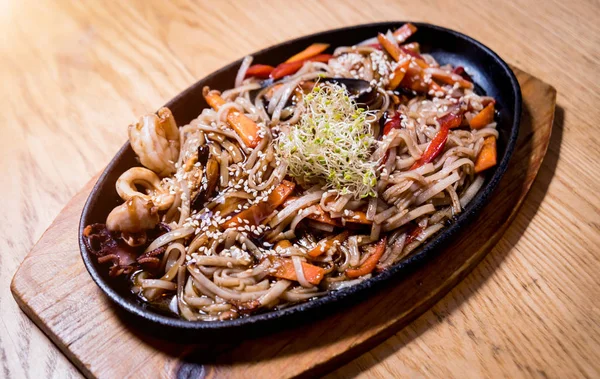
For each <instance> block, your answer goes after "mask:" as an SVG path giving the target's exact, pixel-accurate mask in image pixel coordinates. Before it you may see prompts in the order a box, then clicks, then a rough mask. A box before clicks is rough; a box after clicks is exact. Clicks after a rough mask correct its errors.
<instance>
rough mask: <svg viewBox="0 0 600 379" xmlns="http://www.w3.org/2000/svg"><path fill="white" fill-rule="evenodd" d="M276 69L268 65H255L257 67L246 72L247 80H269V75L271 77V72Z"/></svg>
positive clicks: (249, 68) (252, 67)
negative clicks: (254, 78)
mask: <svg viewBox="0 0 600 379" xmlns="http://www.w3.org/2000/svg"><path fill="white" fill-rule="evenodd" d="M274 69H275V67H273V66H269V65H266V64H255V65H252V66H250V67H248V70H246V76H245V77H246V78H249V77H256V78H260V79H267V78H268V77H269V75H271V72H273V70H274Z"/></svg>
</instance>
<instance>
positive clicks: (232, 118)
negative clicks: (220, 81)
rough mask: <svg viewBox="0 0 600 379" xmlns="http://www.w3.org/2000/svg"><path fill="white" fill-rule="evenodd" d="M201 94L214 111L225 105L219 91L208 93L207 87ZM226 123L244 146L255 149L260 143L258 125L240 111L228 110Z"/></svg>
mask: <svg viewBox="0 0 600 379" xmlns="http://www.w3.org/2000/svg"><path fill="white" fill-rule="evenodd" d="M203 92H204V93H203V95H204V98H205V99H206V102H207V103H208V105H210V106H211V108H213V109H214V110H216V111H218V110H219V108H221V106H222V105H224V104H225V100H224V99H223V98H222V97H221V94H220V93H219V91H209V90H208V87H205V88H204V91H203ZM227 123H229V126H231V127H232V128H233V130H235V131H236V133H237V134H238V135H239V136H240V137H241V138H242V140H243V141H244V143H245V144H246V146H248V147H256V146H257V145H258V143H259V142H260V137H259V136H258V131H259V129H258V125H256V123H255V122H254V121H252V120H251V119H250V118H248V116H246V115H245V114H243V113H241V112H240V111H238V110H235V109H232V110H230V111H229V113H228V114H227Z"/></svg>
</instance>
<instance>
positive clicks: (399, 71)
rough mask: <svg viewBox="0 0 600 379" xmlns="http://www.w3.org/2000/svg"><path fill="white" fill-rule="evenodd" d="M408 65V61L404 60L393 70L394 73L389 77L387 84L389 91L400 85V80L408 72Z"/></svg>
mask: <svg viewBox="0 0 600 379" xmlns="http://www.w3.org/2000/svg"><path fill="white" fill-rule="evenodd" d="M409 65H410V59H405V60H403V61H402V62H400V63H399V64H398V66H396V68H395V69H394V73H393V74H392V75H391V77H390V82H389V84H388V86H389V89H391V90H394V89H396V87H398V86H399V85H400V82H402V79H404V75H406V73H407V72H408V66H409Z"/></svg>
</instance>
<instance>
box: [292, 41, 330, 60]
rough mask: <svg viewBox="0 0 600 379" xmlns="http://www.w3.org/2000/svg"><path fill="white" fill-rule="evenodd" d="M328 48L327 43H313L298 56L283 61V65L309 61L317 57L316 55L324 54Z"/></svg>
mask: <svg viewBox="0 0 600 379" xmlns="http://www.w3.org/2000/svg"><path fill="white" fill-rule="evenodd" d="M328 47H329V44H328V43H313V44H312V45H310V46H309V47H307V48H306V49H304V50H302V51H301V52H299V53H298V54H296V55H294V56H292V57H290V59H288V60H287V61H285V63H290V62H296V61H303V60H307V59H310V58H312V57H314V56H317V55H319V54H321V53H322V52H324V51H325V50H327V48H328Z"/></svg>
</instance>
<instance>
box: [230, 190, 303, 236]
mask: <svg viewBox="0 0 600 379" xmlns="http://www.w3.org/2000/svg"><path fill="white" fill-rule="evenodd" d="M295 186H296V185H295V184H294V183H292V182H290V181H288V180H283V181H282V182H281V183H280V184H279V185H278V186H277V187H276V188H275V189H274V190H273V192H271V194H270V195H269V197H268V198H267V201H264V202H260V203H257V204H254V205H252V206H251V207H250V208H248V209H244V210H243V211H241V212H240V213H238V214H236V215H234V216H233V217H232V218H231V219H229V220H228V221H226V222H225V223H224V224H223V227H224V228H225V229H228V228H233V227H236V226H244V225H249V226H252V225H254V226H256V225H260V224H262V222H263V221H264V220H265V219H266V218H267V217H269V215H270V214H271V213H273V211H274V210H275V208H277V207H278V206H280V205H281V204H283V202H284V201H285V199H286V198H287V197H288V196H289V195H291V193H292V192H293V191H294V187H295Z"/></svg>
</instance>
